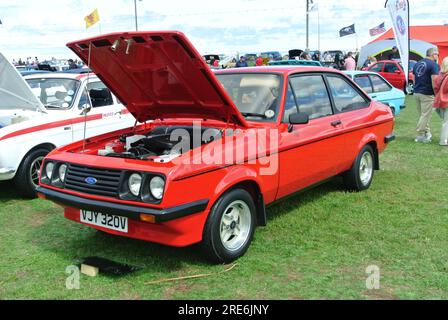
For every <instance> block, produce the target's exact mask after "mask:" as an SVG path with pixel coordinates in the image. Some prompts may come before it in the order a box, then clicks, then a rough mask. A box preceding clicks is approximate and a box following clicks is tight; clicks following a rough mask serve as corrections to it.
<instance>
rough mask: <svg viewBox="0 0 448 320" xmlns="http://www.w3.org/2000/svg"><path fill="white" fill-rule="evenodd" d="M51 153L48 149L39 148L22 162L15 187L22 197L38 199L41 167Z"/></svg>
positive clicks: (15, 179) (15, 178) (15, 180)
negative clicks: (37, 191) (37, 190)
mask: <svg viewBox="0 0 448 320" xmlns="http://www.w3.org/2000/svg"><path fill="white" fill-rule="evenodd" d="M49 152H50V151H49V150H48V149H45V148H39V149H36V150H33V151H31V152H30V153H28V154H27V155H26V156H25V158H24V159H23V160H22V163H21V164H20V166H19V170H18V171H17V173H16V176H15V177H14V185H15V187H16V188H17V191H18V192H19V193H20V194H21V195H23V196H25V197H28V198H35V197H36V188H37V186H38V184H39V172H40V167H41V165H42V161H43V160H44V158H45V156H46V155H47V154H48V153H49Z"/></svg>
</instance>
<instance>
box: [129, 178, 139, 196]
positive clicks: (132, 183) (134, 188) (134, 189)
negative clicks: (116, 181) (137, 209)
mask: <svg viewBox="0 0 448 320" xmlns="http://www.w3.org/2000/svg"><path fill="white" fill-rule="evenodd" d="M141 185H142V176H141V175H139V174H138V173H133V174H131V176H130V177H129V180H128V186H129V191H131V193H132V194H133V195H134V196H136V197H138V195H139V194H140V187H141Z"/></svg>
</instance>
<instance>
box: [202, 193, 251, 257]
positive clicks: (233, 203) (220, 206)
mask: <svg viewBox="0 0 448 320" xmlns="http://www.w3.org/2000/svg"><path fill="white" fill-rule="evenodd" d="M255 212H256V209H255V204H254V201H253V199H252V197H251V195H250V194H249V193H248V192H247V191H246V190H243V189H234V190H231V191H229V192H227V193H225V194H224V195H223V196H221V197H220V198H219V199H218V201H217V202H216V203H215V204H214V206H213V208H212V209H211V211H210V214H209V216H208V219H207V222H206V224H205V227H204V233H203V238H202V243H201V245H202V249H203V251H204V253H205V255H206V256H207V257H208V258H209V259H210V260H211V261H213V262H217V263H228V262H231V261H233V260H235V259H238V258H239V257H241V256H243V255H244V253H246V251H247V249H248V248H249V245H250V243H251V241H252V237H253V234H254V229H255V219H256V215H255Z"/></svg>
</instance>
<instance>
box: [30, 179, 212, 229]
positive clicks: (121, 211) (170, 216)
mask: <svg viewBox="0 0 448 320" xmlns="http://www.w3.org/2000/svg"><path fill="white" fill-rule="evenodd" d="M37 192H38V193H40V194H43V195H44V196H45V198H46V199H48V200H51V201H54V202H56V203H59V204H62V205H63V206H68V207H74V208H78V209H83V210H89V211H96V212H102V213H108V214H113V215H117V216H123V217H128V218H130V219H133V220H137V221H140V214H150V215H153V216H155V222H166V221H170V220H175V219H179V218H182V217H186V216H189V215H192V214H195V213H198V212H202V211H204V210H205V209H206V208H207V205H208V200H207V199H204V200H198V201H194V202H190V203H186V204H182V205H179V206H175V207H170V208H166V209H155V208H148V207H143V206H132V205H127V204H120V203H115V202H108V201H101V200H92V199H87V198H82V197H78V196H74V195H71V194H66V193H62V192H58V191H54V190H51V189H48V188H45V187H41V186H39V187H38V188H37Z"/></svg>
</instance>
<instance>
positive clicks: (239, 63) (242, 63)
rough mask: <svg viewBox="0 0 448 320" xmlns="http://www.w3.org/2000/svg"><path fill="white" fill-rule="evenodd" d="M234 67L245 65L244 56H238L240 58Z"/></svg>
mask: <svg viewBox="0 0 448 320" xmlns="http://www.w3.org/2000/svg"><path fill="white" fill-rule="evenodd" d="M235 67H236V68H242V67H247V62H246V58H245V57H244V56H241V57H240V60H239V61H238V62H237V63H236V66H235Z"/></svg>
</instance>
